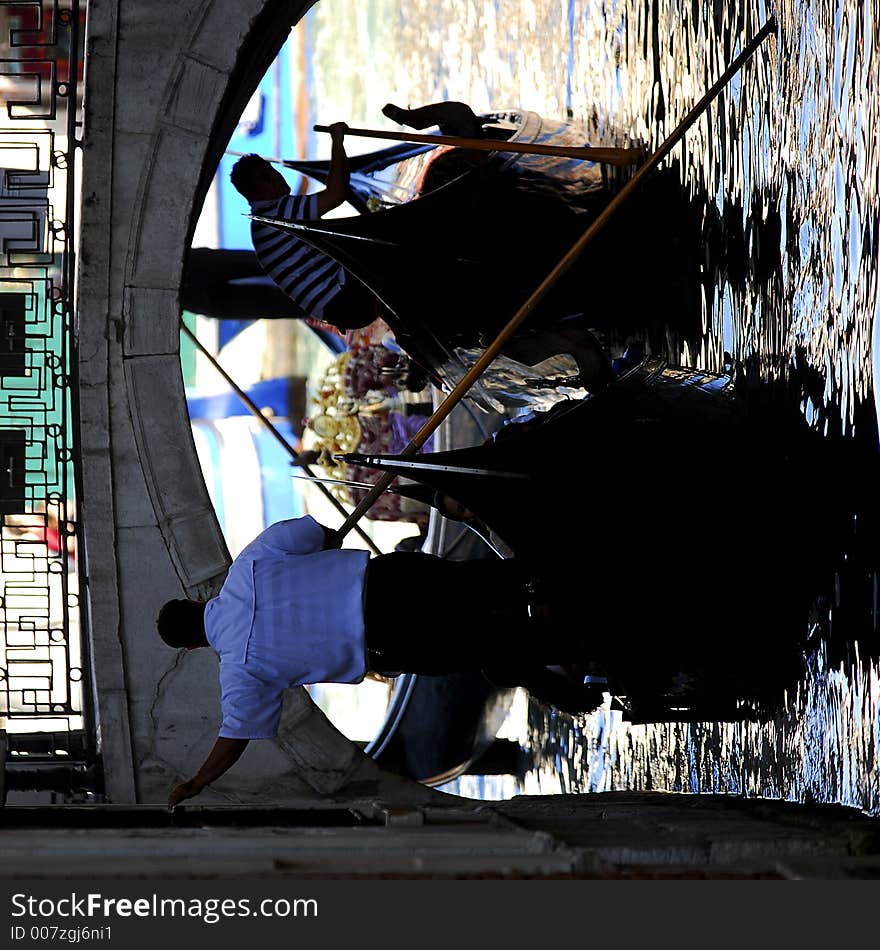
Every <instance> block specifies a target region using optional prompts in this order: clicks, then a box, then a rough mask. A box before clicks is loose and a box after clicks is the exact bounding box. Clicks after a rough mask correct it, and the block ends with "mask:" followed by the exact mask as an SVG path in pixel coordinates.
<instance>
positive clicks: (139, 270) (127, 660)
mask: <svg viewBox="0 0 880 950" xmlns="http://www.w3.org/2000/svg"><path fill="white" fill-rule="evenodd" d="M314 2H316V0H200V2H194V3H179V2H177V0H151V2H150V3H143V2H142V0H90V2H89V8H88V27H87V37H86V80H85V82H86V88H85V99H84V109H85V112H84V128H83V178H82V211H81V229H80V242H79V258H78V272H77V319H78V331H77V332H78V357H79V362H78V373H79V414H80V431H81V452H82V462H83V498H82V500H81V501H82V503H81V517H82V522H83V527H84V536H85V565H86V572H87V610H88V627H89V630H90V641H89V642H90V648H91V660H92V668H93V672H94V677H93V679H94V697H93V698H94V704H95V711H96V717H97V722H98V730H99V741H100V750H101V755H102V762H103V767H104V774H105V782H106V790H107V796H108V799H109V800H110V801H113V802H142V803H153V802H155V803H159V802H164V800H165V798H166V797H167V793H168V790H169V789H170V787H171V786H172V785H173V784H175V783H176V782H177V781H179V780H180V779H181V778H182V777H187V776H188V775H190V774H192V772H193V771H194V770H195V768H196V767H197V766H198V764H199V763H200V762H201V761H202V759H203V758H204V756H205V754H206V753H207V751H208V749H209V748H210V746H211V744H212V742H213V739H214V738H215V736H216V728H217V724H218V722H219V715H218V713H219V706H218V697H219V689H218V685H217V669H216V667H217V661H216V657H215V656H214V655H213V654H212V653H210V651H198V652H197V653H192V654H187V655H186V656H176V655H175V654H173V653H172V651H170V650H168V648H167V647H165V646H164V645H163V644H162V643H161V642H160V641H159V640H158V637H157V636H156V633H155V619H154V618H155V614H156V611H157V609H158V606H159V605H161V603H163V602H164V601H165V600H166V599H168V598H169V597H177V596H181V595H182V594H184V593H185V594H187V595H192V596H198V595H205V594H210V593H213V592H215V591H216V589H217V588H218V587H219V584H220V583H222V579H223V577H224V576H225V572H226V569H227V567H228V564H229V561H230V558H229V552H228V550H227V548H226V545H225V543H224V540H223V537H222V535H221V533H220V529H219V525H218V522H217V518H216V516H215V514H214V510H213V507H212V505H211V502H210V500H209V496H208V493H207V490H206V488H205V484H204V480H203V478H202V474H201V469H200V467H199V463H198V459H197V456H196V452H195V446H194V443H193V439H192V432H191V429H190V424H189V419H188V415H187V412H186V403H185V397H184V390H183V382H182V377H181V370H180V360H179V330H178V320H179V313H180V306H179V287H180V281H181V272H182V267H183V260H184V255H185V253H186V250H187V248H188V247H189V244H190V240H191V237H192V233H193V229H194V226H195V221H196V219H197V217H198V212H199V210H200V208H201V205H202V202H203V200H204V196H205V194H206V192H207V189H208V185H209V183H210V180H211V178H212V176H213V172H214V169H215V168H216V165H217V162H218V160H219V157H220V155H221V153H222V151H223V148H224V147H225V144H226V142H227V141H228V139H229V136H230V134H231V132H232V129H233V127H234V125H235V122H236V121H237V117H238V116H239V115H240V113H241V111H242V109H243V107H244V105H245V103H246V102H247V100H248V99H249V97H250V95H251V94H252V92H253V90H254V89H255V88H256V86H257V84H258V82H259V80H260V77H261V76H262V74H263V73H264V72H265V69H266V68H267V67H268V65H269V63H270V62H271V61H272V59H274V57H275V55H276V54H277V52H278V50H279V49H280V47H281V46H282V45H283V43H284V40H285V39H286V38H287V35H288V33H289V30H290V29H291V28H292V27H293V26H295V24H296V23H297V22H298V21H299V20H300V19H301V18H302V16H303V15H304V14H305V13H306V12H307V10H308V9H309V7H311V6H312V5H313V4H314ZM202 654H210V655H208V656H203V655H202ZM315 794H321V795H327V794H331V795H341V796H343V797H344V796H347V795H353V794H354V795H357V796H359V797H363V796H364V795H367V796H369V797H383V796H384V797H389V796H393V797H395V798H396V799H398V800H400V799H405V800H408V801H413V802H415V801H420V800H426V799H427V798H430V797H431V796H434V795H437V794H438V793H434V792H431V791H430V790H428V789H426V788H423V787H422V786H420V785H418V784H416V783H413V782H406V781H404V780H402V779H399V778H397V777H394V776H390V775H388V774H386V773H382V772H380V770H378V769H377V768H376V766H375V765H374V763H373V762H372V760H370V759H368V758H367V757H366V756H364V755H363V753H362V752H361V751H360V750H359V749H358V748H356V747H355V746H354V745H353V744H352V743H351V742H349V740H348V739H346V738H345V737H344V736H343V735H342V734H341V733H339V732H338V731H337V730H336V729H335V728H334V727H333V726H332V725H331V724H330V722H329V721H328V720H327V719H326V718H325V717H324V715H323V713H321V711H320V710H319V709H318V708H317V707H316V706H314V704H313V703H312V702H311V700H310V699H309V697H308V694H307V693H306V691H305V690H303V689H300V690H291V691H288V695H287V700H286V703H285V710H284V716H283V719H282V727H281V732H280V734H279V738H278V740H277V741H275V742H260V743H253V744H252V745H251V747H250V748H249V749H248V751H247V752H246V759H245V760H243V763H242V766H239V767H238V768H237V769H235V770H233V771H232V772H230V773H228V774H227V775H226V776H225V777H224V779H223V780H221V781H220V783H218V786H217V787H216V788H211V789H208V790H206V791H205V793H203V796H202V798H201V799H200V801H205V802H210V801H212V800H213V801H215V802H217V801H226V802H228V801H254V802H258V801H267V800H269V801H281V800H284V799H293V798H301V797H304V796H305V797H308V796H314V795H315Z"/></svg>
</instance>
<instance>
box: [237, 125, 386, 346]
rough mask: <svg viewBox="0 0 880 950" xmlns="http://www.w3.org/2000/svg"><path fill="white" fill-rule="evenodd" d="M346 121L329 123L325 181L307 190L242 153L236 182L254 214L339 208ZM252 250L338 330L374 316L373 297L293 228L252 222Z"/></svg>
mask: <svg viewBox="0 0 880 950" xmlns="http://www.w3.org/2000/svg"><path fill="white" fill-rule="evenodd" d="M346 129H347V126H346V124H345V123H344V122H337V123H335V124H334V125H332V126H330V134H331V138H332V143H333V144H332V150H331V153H330V170H329V173H328V176H327V187H326V188H325V189H324V190H323V191H319V192H316V193H315V194H310V195H291V193H290V185H289V184H288V183H287V181H286V180H285V179H284V177H283V176H282V175H281V173H280V172H278V171H277V170H276V169H275V168H273V166H272V165H271V164H270V163H269V162H267V161H266V160H265V159H264V158H261V157H260V156H259V155H246V156H244V157H243V158H241V159H239V160H238V161H237V162H236V163H235V165H234V166H233V168H232V173H231V175H230V178H231V180H232V184H233V185H234V186H235V188H236V189H237V190H238V191H239V193H240V194H242V195H243V196H244V197H245V198H246V199H247V200H248V202H249V204H250V206H251V211H252V212H253V214H254V215H259V216H260V217H265V218H278V219H281V220H284V221H314V220H316V219H318V218H321V217H323V216H324V215H325V214H327V212H329V211H332V210H333V209H334V208H338V207H339V206H340V205H341V204H342V203H343V202H344V201H345V196H346V191H347V189H348V175H349V172H348V158H347V156H346V154H345V146H344V142H343V139H344V137H345V130H346ZM251 238H252V240H253V243H254V250H255V251H256V254H257V258H258V260H259V262H260V265H261V266H262V268H263V270H265V271H266V273H267V274H268V275H269V276H270V277H271V278H272V280H273V281H275V283H276V284H277V285H278V287H279V288H280V289H281V290H282V291H283V292H284V293H285V294H287V296H288V297H290V298H291V299H292V300H293V301H294V302H295V303H296V304H297V305H298V306H300V307H301V308H302V309H303V311H304V312H305V313H306V314H309V315H310V316H312V317H314V318H315V319H318V320H322V321H324V322H325V323H329V324H331V325H332V326H335V327H337V328H338V329H340V330H353V329H356V328H358V327H365V326H367V325H368V324H370V323H372V322H373V320H375V319H376V316H377V312H376V298H375V296H374V295H373V293H372V292H371V291H370V290H369V289H368V288H367V287H365V286H364V285H363V284H362V283H361V282H360V281H359V280H357V279H356V278H355V277H352V276H351V275H350V274H347V273H346V272H345V270H344V268H343V267H342V266H341V265H340V264H339V263H337V262H336V261H335V260H333V258H331V257H328V256H327V255H326V254H322V253H321V252H320V251H318V250H316V249H315V248H313V247H312V246H311V245H309V244H307V243H306V242H305V241H301V240H300V239H299V238H298V237H297V236H296V235H295V234H294V233H292V232H291V231H283V230H280V229H278V228H273V227H272V226H271V225H269V224H265V223H263V222H262V221H253V222H252V224H251Z"/></svg>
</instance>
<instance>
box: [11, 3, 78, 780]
mask: <svg viewBox="0 0 880 950" xmlns="http://www.w3.org/2000/svg"><path fill="white" fill-rule="evenodd" d="M84 21H85V0H83V2H82V3H80V2H79V0H38V2H30V3H27V2H8V0H0V729H5V731H6V733H7V736H8V740H9V749H10V759H9V760H8V762H14V761H15V756H16V755H18V756H28V755H31V756H33V755H36V756H38V757H43V758H44V759H45V758H53V757H54V759H55V760H56V762H57V761H58V760H60V759H62V758H63V759H65V760H66V761H68V762H71V764H74V761H73V760H78V761H79V762H80V763H82V762H83V761H84V759H85V758H88V756H87V752H86V750H87V749H88V748H90V746H91V729H90V728H88V724H89V723H90V721H91V718H90V716H89V715H88V706H89V694H88V689H87V683H86V680H87V662H86V659H85V654H84V645H83V641H82V635H81V634H82V631H81V622H80V609H79V607H80V604H79V572H78V567H79V559H78V543H77V538H78V526H77V521H76V499H77V488H76V486H77V485H78V484H79V477H78V475H79V473H78V466H79V456H78V451H77V428H76V393H75V386H74V376H73V374H74V373H75V367H76V362H75V358H74V352H75V351H74V347H75V337H74V315H73V292H74V287H73V275H74V260H73V248H74V241H73V238H74V228H75V209H76V204H75V201H76V196H77V181H76V178H77V174H76V172H77V169H78V163H77V161H76V138H77V136H76V133H77V129H78V127H79V123H80V118H79V114H78V113H79V110H80V103H81V88H82V71H83V65H82V56H81V55H80V50H81V48H82V43H81V39H82V36H83V33H84Z"/></svg>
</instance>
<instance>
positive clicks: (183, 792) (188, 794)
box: [168, 778, 204, 808]
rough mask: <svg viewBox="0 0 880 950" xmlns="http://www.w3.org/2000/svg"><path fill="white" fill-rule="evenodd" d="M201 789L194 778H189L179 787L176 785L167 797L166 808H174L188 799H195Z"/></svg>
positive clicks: (201, 786)
mask: <svg viewBox="0 0 880 950" xmlns="http://www.w3.org/2000/svg"><path fill="white" fill-rule="evenodd" d="M203 787H204V786H203V785H201V784H200V783H199V782H197V781H196V780H195V779H194V778H191V779H189V781H186V782H181V783H180V785H178V786H177V787H176V788H175V789H174V790H173V791H172V792H171V794H170V795H169V796H168V807H169V808H174V807H175V806H176V805H179V804H180V803H181V802H184V801H186V800H187V799H188V798H195V796H196V795H198V794H199V792H200V791H201V790H202V788H203Z"/></svg>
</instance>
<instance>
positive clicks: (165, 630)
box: [157, 516, 570, 807]
mask: <svg viewBox="0 0 880 950" xmlns="http://www.w3.org/2000/svg"><path fill="white" fill-rule="evenodd" d="M532 587H533V584H532V580H531V579H530V578H529V577H528V575H527V574H526V572H525V571H524V570H523V568H521V567H520V565H519V564H518V563H517V562H515V561H514V560H500V559H495V558H493V559H486V560H467V561H451V560H446V559H443V558H439V557H434V556H433V555H429V554H421V553H404V552H393V553H390V554H382V555H379V556H377V557H374V558H372V559H371V558H370V557H369V554H368V552H367V551H363V550H356V549H340V548H339V546H338V542H337V540H336V534H335V532H331V531H330V530H329V529H327V528H324V527H323V526H321V525H320V524H318V522H316V521H315V520H314V518H312V517H311V516H307V517H305V518H295V519H291V520H288V521H280V522H277V523H276V524H273V525H270V526H269V527H268V528H266V529H265V530H264V531H263V532H262V533H261V534H260V535H258V536H257V538H256V539H255V540H254V541H252V542H251V543H250V544H249V545H248V546H247V547H246V548H245V549H244V550H243V551H242V552H241V553H240V554H239V555H238V557H236V558H235V560H234V561H233V563H232V564H231V566H230V568H229V572H228V574H227V577H226V580H225V582H224V584H223V587H222V588H221V590H220V593H219V594H218V595H217V596H216V597H214V598H212V599H211V600H209V601H207V602H204V603H203V602H199V601H194V600H188V599H178V600H170V601H168V602H167V603H166V604H165V605H164V606H163V607H162V609H161V610H160V612H159V616H158V618H157V628H158V632H159V635H160V637H161V638H162V639H163V640H164V642H165V643H166V644H167V645H168V646H171V647H174V648H177V649H181V648H182V649H186V650H193V649H197V648H200V647H210V648H212V649H214V650H215V651H216V652H217V654H218V655H219V657H220V687H221V697H220V705H221V710H222V717H223V718H222V723H221V725H220V730H219V736H218V738H217V741H216V743H215V744H214V747H213V749H212V750H211V752H210V754H209V755H208V757H207V759H206V760H205V762H204V763H203V765H202V766H201V768H200V769H199V770H198V772H197V773H196V774H195V775H194V776H193V777H192V778H191V779H189V780H188V781H186V782H183V783H181V784H180V785H178V786H177V787H176V788H175V789H174V790H173V791H172V792H171V795H170V797H169V799H168V804H169V806H170V807H174V806H175V805H177V804H178V803H180V802H182V801H184V800H185V799H187V798H192V797H193V796H194V795H197V794H198V793H199V792H200V791H201V790H202V789H203V788H204V787H205V786H206V785H209V784H210V783H211V782H213V781H215V780H216V779H217V778H219V777H220V776H221V775H223V774H224V773H225V772H226V770H227V769H229V768H230V767H231V766H232V765H233V764H234V763H235V762H236V761H238V759H239V757H240V756H241V754H242V752H244V750H245V748H246V746H247V744H248V742H249V741H250V740H251V739H271V738H272V737H274V736H275V735H276V733H277V731H278V726H279V722H280V719H281V707H282V700H283V694H284V691H285V690H286V689H288V688H289V687H291V686H300V685H306V684H311V683H359V682H361V680H363V679H364V677H365V676H366V675H367V673H368V672H371V671H372V672H374V673H378V674H382V675H388V676H393V675H396V674H398V673H401V672H407V673H417V674H426V675H443V674H447V673H455V672H465V671H469V670H480V669H483V668H484V667H485V666H489V665H491V664H493V663H496V662H497V661H498V659H499V657H509V658H512V659H513V660H514V661H515V660H516V659H517V658H528V660H529V661H530V662H538V663H564V662H566V661H567V659H568V650H569V649H570V647H567V646H566V644H565V640H564V638H562V637H556V636H554V635H553V634H552V627H551V625H550V624H549V623H548V622H547V621H546V620H544V619H537V614H538V612H539V611H538V610H537V607H538V605H537V603H536V598H535V595H534V593H533V590H532Z"/></svg>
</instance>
